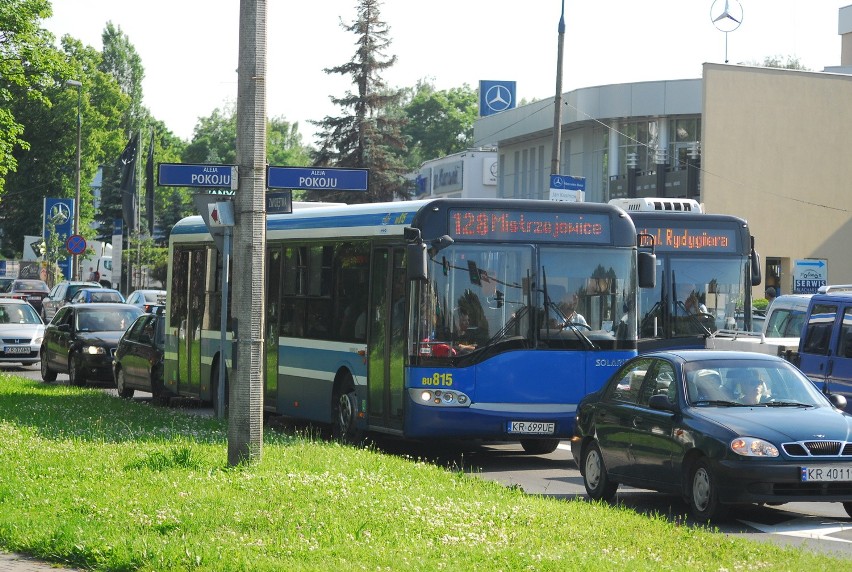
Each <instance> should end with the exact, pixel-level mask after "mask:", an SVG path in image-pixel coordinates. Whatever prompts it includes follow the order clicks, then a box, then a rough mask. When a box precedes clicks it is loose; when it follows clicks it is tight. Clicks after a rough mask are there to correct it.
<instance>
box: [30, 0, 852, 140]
mask: <svg viewBox="0 0 852 572" xmlns="http://www.w3.org/2000/svg"><path fill="white" fill-rule="evenodd" d="M716 1H717V2H719V4H717V5H716V7H715V11H714V12H713V13H714V15H715V14H716V13H718V10H719V8H720V7H721V5H722V4H724V2H725V0H716ZM729 1H730V2H731V3H734V2H736V1H737V0H729ZM52 3H53V14H54V15H53V16H52V17H51V18H49V19H47V20H45V21H44V22H43V26H44V27H45V28H47V29H48V30H49V31H51V32H52V33H53V34H54V35H55V36H56V39H57V45H58V42H59V38H61V36H63V35H65V34H70V35H71V36H73V37H75V38H77V39H79V40H81V41H82V42H83V43H84V44H88V45H90V46H92V47H94V48H96V49H98V50H100V49H102V47H103V44H102V42H101V33H102V32H103V30H104V28H105V26H106V24H107V22H112V23H113V25H115V26H118V27H120V28H121V30H122V31H123V32H124V33H125V34H126V35H127V36H128V38H129V39H130V42H131V43H132V44H133V45H134V46H135V48H136V51H137V53H138V54H139V56H140V58H141V60H142V65H143V67H144V69H145V79H144V80H143V94H144V101H143V104H144V105H145V106H146V107H147V108H148V109H149V110H150V111H151V113H152V114H153V115H154V117H156V118H157V119H159V120H161V121H163V122H164V123H165V124H166V126H167V127H168V128H169V129H171V130H172V132H173V133H175V134H176V135H177V136H179V137H181V138H182V139H185V140H187V141H188V140H190V139H191V138H192V134H193V130H194V128H195V126H196V124H197V122H198V118H199V117H207V116H209V115H210V114H211V113H212V112H213V110H215V109H217V108H219V109H224V108H227V107H230V106H234V105H235V104H236V98H237V73H236V68H237V62H238V52H239V44H238V32H239V4H240V2H239V0H170V1H166V0H146V1H144V2H141V1H139V0H132V1H131V0H52ZM713 4H714V0H644V1H642V0H564V6H565V35H564V48H563V66H562V91H563V92H568V91H571V90H574V89H578V88H583V87H590V86H597V85H607V84H618V83H630V82H639V81H656V80H669V79H691V78H700V77H701V72H702V64H703V63H705V62H710V63H724V62H725V60H726V59H727V60H728V62H729V63H731V64H736V63H760V62H763V60H764V58H765V57H767V56H778V57H780V58H781V59H782V60H786V59H787V57H788V56H793V57H796V58H798V59H799V61H800V63H801V64H802V65H803V66H805V67H807V68H809V69H811V70H814V71H822V70H823V68H825V67H827V66H837V65H840V49H841V40H840V36H839V35H838V10H839V8H840V7H843V6H847V5H850V4H852V0H811V1H810V2H805V1H803V0H796V1H793V0H740V5H741V6H742V14H743V16H742V23H741V25H740V26H739V28H737V29H736V30H734V31H732V32H729V33H727V34H726V33H725V32H723V31H720V30H719V29H717V28H716V27H715V26H714V24H713V23H712V21H711V8H712V7H713ZM562 5H563V1H562V0H513V1H510V0H490V2H479V1H475V0H429V1H428V2H412V1H411V0H384V1H383V3H382V4H381V19H382V20H383V21H384V22H385V23H386V24H387V25H388V27H389V38H390V39H391V44H390V46H388V48H387V50H386V57H390V56H394V55H395V56H396V57H397V62H396V64H395V65H394V66H393V67H391V68H389V69H387V70H385V71H384V73H383V74H382V75H383V78H384V80H385V82H386V83H387V84H388V86H389V87H393V88H401V87H413V86H414V85H415V84H416V83H417V82H418V81H419V80H426V81H428V82H430V83H432V84H434V85H435V87H436V88H437V89H439V90H443V89H452V88H457V87H462V86H464V85H465V84H467V85H468V86H469V87H471V88H477V87H478V85H479V82H480V81H481V80H497V81H515V82H516V89H517V94H516V95H517V98H518V100H519V101H523V100H526V101H533V100H540V99H544V98H547V97H553V96H554V95H555V91H556V65H557V56H558V53H557V52H558V40H559V35H558V25H559V18H560V14H561V11H562ZM356 6H357V1H356V0H308V1H305V2H302V1H284V0H269V1H268V2H267V8H268V13H267V78H268V79H267V92H266V97H267V114H268V115H269V116H270V117H276V118H283V119H285V120H287V121H289V122H291V123H293V122H297V123H298V124H299V131H300V132H301V133H302V136H303V143H305V144H309V145H316V141H315V138H314V133H315V131H316V127H315V126H313V125H311V124H310V123H309V122H308V121H309V120H322V119H323V118H324V117H326V116H332V117H335V116H338V115H342V114H344V112H343V111H342V110H341V109H340V108H339V107H337V106H335V105H333V104H332V103H331V102H330V100H329V97H342V96H344V95H345V94H346V92H347V91H349V90H353V89H354V86H353V85H352V83H351V79H350V78H348V77H346V76H340V75H329V74H326V73H325V72H323V69H324V68H330V67H335V66H339V65H342V64H344V63H346V62H348V61H349V60H350V59H352V57H353V55H354V53H355V49H356V46H355V39H356V36H355V34H354V33H352V32H347V31H345V30H343V28H342V27H341V21H343V22H344V23H346V24H350V23H352V22H353V21H354V19H355V17H356Z"/></svg>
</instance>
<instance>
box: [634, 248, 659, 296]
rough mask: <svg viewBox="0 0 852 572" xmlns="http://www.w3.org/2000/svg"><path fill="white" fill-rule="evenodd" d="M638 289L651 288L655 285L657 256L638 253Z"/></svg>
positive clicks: (648, 253)
mask: <svg viewBox="0 0 852 572" xmlns="http://www.w3.org/2000/svg"><path fill="white" fill-rule="evenodd" d="M638 255H639V259H638V262H639V287H640V288H653V287H654V286H655V285H656V283H657V255H656V254H651V253H650V252H639V253H638Z"/></svg>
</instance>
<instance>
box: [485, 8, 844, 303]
mask: <svg viewBox="0 0 852 572" xmlns="http://www.w3.org/2000/svg"><path fill="white" fill-rule="evenodd" d="M839 33H840V34H841V35H842V51H841V65H840V66H837V67H830V68H826V69H825V70H824V71H821V72H812V71H801V70H790V69H776V68H765V67H749V66H742V65H727V64H714V63H706V64H704V66H703V72H702V77H701V78H696V79H681V80H668V81H649V82H640V83H631V84H618V85H604V86H596V87H589V88H582V89H577V90H574V91H571V92H567V93H564V94H562V114H561V120H562V121H561V135H560V153H559V173H558V174H563V175H571V176H576V177H584V178H585V181H586V189H585V191H586V193H585V197H586V201H592V202H606V201H608V200H610V199H613V198H621V197H643V196H659V197H683V198H693V199H696V200H698V201H699V202H700V203H702V204H703V205H704V209H705V212H708V213H724V214H733V215H737V216H740V217H742V218H744V219H746V220H747V221H748V223H749V226H750V228H751V233H752V235H753V236H754V237H755V245H756V250H757V251H758V252H759V253H760V254H761V257H762V263H763V265H764V268H763V275H764V285H763V286H760V287H757V288H756V289H755V292H754V294H755V297H762V296H763V287H764V286H768V285H774V286H776V287H780V291H781V292H782V293H790V292H791V291H792V284H793V272H794V265H795V261H796V260H800V261H801V260H805V259H819V260H825V261H826V263H827V279H828V281H829V282H830V283H834V284H837V283H852V256H850V254H849V249H850V246H852V216H850V215H851V214H852V160H850V159H849V149H848V148H847V147H848V146H849V142H850V134H852V106H850V105H849V102H850V101H852V75H850V74H852V6H847V7H845V8H841V10H840V24H839ZM553 105H554V98H547V99H544V100H541V101H537V102H533V103H530V104H527V105H523V106H520V107H517V108H514V109H509V110H506V111H503V112H501V113H497V114H494V115H489V116H485V117H481V118H479V119H478V120H477V121H476V123H475V126H474V139H475V142H476V145H479V146H487V145H495V146H496V147H497V156H498V173H497V185H496V196H497V197H504V198H535V199H548V198H549V196H550V194H549V193H550V189H549V187H550V175H551V156H552V148H553V139H554V137H553V122H554V107H553Z"/></svg>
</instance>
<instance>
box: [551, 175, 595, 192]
mask: <svg viewBox="0 0 852 572" xmlns="http://www.w3.org/2000/svg"><path fill="white" fill-rule="evenodd" d="M550 188H551V189H566V190H569V191H585V190H586V178H585V177H572V176H570V175H550Z"/></svg>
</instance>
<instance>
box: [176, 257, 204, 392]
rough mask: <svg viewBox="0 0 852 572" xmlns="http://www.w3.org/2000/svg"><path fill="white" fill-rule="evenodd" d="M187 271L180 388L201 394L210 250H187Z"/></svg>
mask: <svg viewBox="0 0 852 572" xmlns="http://www.w3.org/2000/svg"><path fill="white" fill-rule="evenodd" d="M188 255H189V260H188V263H189V268H188V269H187V270H188V272H187V273H186V275H185V276H186V278H185V279H186V295H187V300H186V307H187V313H186V314H185V315H184V316H183V319H182V320H181V321H180V323H179V324H178V328H179V329H178V375H179V377H180V382H179V384H178V390H179V391H180V393H181V394H182V395H199V391H200V382H201V322H202V320H203V318H204V310H205V300H204V295H205V286H206V278H207V249H205V248H199V249H192V250H190V251H189V252H188Z"/></svg>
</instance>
